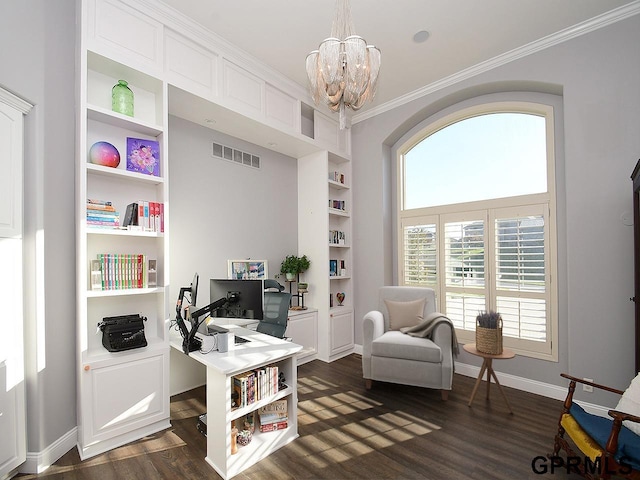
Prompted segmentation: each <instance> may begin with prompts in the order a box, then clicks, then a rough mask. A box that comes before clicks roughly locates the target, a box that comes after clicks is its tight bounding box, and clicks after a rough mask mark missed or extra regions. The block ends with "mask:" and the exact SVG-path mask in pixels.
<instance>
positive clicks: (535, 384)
mask: <svg viewBox="0 0 640 480" xmlns="http://www.w3.org/2000/svg"><path fill="white" fill-rule="evenodd" d="M456 373H459V374H460V375H464V376H466V377H472V378H478V374H479V373H480V367H477V366H475V365H468V364H466V363H459V362H456ZM496 376H497V377H498V380H499V381H500V384H501V385H504V386H505V387H511V388H515V389H517V390H522V391H523V392H529V393H535V394H536V395H542V396H543V397H548V398H553V399H555V400H564V399H565V398H566V396H567V387H559V386H558V385H551V384H549V383H544V382H539V381H537V380H530V379H528V378H523V377H517V376H515V375H509V374H508V373H500V372H496ZM576 403H577V404H579V405H580V406H582V408H584V409H585V410H586V411H587V412H589V413H592V414H594V415H598V416H600V417H609V415H608V414H607V412H608V411H609V410H610V407H603V406H601V405H596V404H593V403H587V402H583V401H580V400H576Z"/></svg>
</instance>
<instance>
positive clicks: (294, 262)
mask: <svg viewBox="0 0 640 480" xmlns="http://www.w3.org/2000/svg"><path fill="white" fill-rule="evenodd" d="M309 265H311V261H310V260H309V259H308V258H307V256H306V255H303V256H301V257H298V256H296V255H287V256H286V257H285V259H284V260H283V261H282V263H281V264H280V273H281V274H282V275H284V276H285V277H286V279H287V280H288V281H290V282H291V281H293V280H295V279H296V277H297V276H298V274H300V273H302V272H304V271H305V270H307V269H308V268H309Z"/></svg>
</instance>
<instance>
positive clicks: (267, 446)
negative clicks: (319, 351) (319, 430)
mask: <svg viewBox="0 0 640 480" xmlns="http://www.w3.org/2000/svg"><path fill="white" fill-rule="evenodd" d="M224 326H225V327H226V328H228V329H229V330H230V331H232V332H233V333H234V334H235V335H237V336H241V337H244V338H247V339H249V340H250V341H249V342H247V343H243V344H240V345H235V346H234V348H233V349H232V350H229V351H228V352H225V353H220V352H217V351H214V352H211V353H207V354H203V353H200V352H191V353H190V354H189V356H190V357H191V358H193V359H195V360H197V361H198V362H200V363H202V364H204V365H206V367H207V456H206V461H207V462H208V463H209V464H210V465H211V466H212V467H213V468H214V469H215V470H216V472H218V474H219V475H220V476H221V477H222V478H224V479H229V478H231V477H233V476H235V475H237V474H238V473H240V472H242V471H243V470H245V469H246V468H248V467H250V466H252V465H254V464H255V463H257V462H259V461H260V460H262V459H263V458H265V457H267V456H268V455H270V454H271V452H274V451H275V450H277V449H279V448H281V447H283V446H284V445H286V444H288V443H289V442H291V441H293V440H294V439H296V438H297V437H298V415H297V403H298V393H297V383H298V372H297V363H296V353H297V352H299V351H300V350H301V349H302V347H301V346H300V345H297V344H295V343H291V342H287V341H285V340H281V339H279V338H275V337H270V336H269V335H264V334H262V333H258V332H255V331H253V330H248V329H246V328H242V327H238V326H236V325H224ZM171 346H172V347H174V348H176V349H178V350H179V351H180V352H182V339H181V338H180V337H173V338H172V339H171ZM273 364H275V365H278V369H279V371H280V372H283V373H284V375H285V383H286V384H287V385H288V387H287V388H286V389H284V390H281V391H279V392H278V393H277V394H276V395H273V396H272V397H269V398H267V399H264V400H260V401H258V402H255V403H253V404H251V405H249V406H247V407H243V408H238V409H235V410H233V411H232V410H231V391H232V377H233V376H234V375H237V374H240V373H243V372H246V371H250V370H253V369H255V368H259V367H262V366H265V365H273ZM282 398H286V399H287V403H288V411H289V414H288V417H289V418H288V422H289V426H288V427H287V428H286V429H283V430H278V431H275V432H267V433H260V431H259V430H258V428H257V426H256V431H255V432H254V434H253V439H252V441H251V443H250V444H249V445H247V446H244V447H242V446H240V447H238V453H236V454H235V455H231V422H232V421H233V420H236V419H238V418H241V417H244V416H245V415H247V414H249V413H251V412H253V411H255V410H257V409H258V408H260V407H261V406H263V405H267V404H269V403H271V402H273V401H274V400H279V399H282ZM194 428H196V427H195V423H194Z"/></svg>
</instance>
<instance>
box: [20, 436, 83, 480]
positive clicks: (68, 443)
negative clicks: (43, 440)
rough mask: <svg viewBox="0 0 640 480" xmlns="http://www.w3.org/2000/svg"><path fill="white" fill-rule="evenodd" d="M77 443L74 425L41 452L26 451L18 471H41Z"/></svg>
mask: <svg viewBox="0 0 640 480" xmlns="http://www.w3.org/2000/svg"><path fill="white" fill-rule="evenodd" d="M77 443H78V428H77V427H74V428H73V429H72V430H70V431H69V432H67V433H66V434H65V435H63V436H62V437H60V438H59V439H58V440H56V441H55V442H53V443H52V444H51V445H49V446H48V447H47V448H45V449H44V450H43V451H41V452H27V459H26V461H25V462H24V463H23V464H22V465H20V468H19V469H18V471H19V472H20V473H42V472H44V471H45V470H46V469H47V468H49V467H50V466H51V465H53V464H54V463H55V462H56V461H57V460H58V459H59V458H60V457H62V456H63V455H64V454H65V453H67V452H68V451H69V450H71V449H72V448H75V446H76V444H77Z"/></svg>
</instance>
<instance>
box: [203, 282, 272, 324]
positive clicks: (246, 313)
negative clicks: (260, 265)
mask: <svg viewBox="0 0 640 480" xmlns="http://www.w3.org/2000/svg"><path fill="white" fill-rule="evenodd" d="M209 298H210V299H211V301H212V302H213V301H215V300H217V299H219V298H226V299H227V304H226V305H225V306H224V307H222V308H218V309H216V310H214V311H212V312H211V316H212V317H219V318H220V317H222V318H252V319H255V320H262V311H263V308H264V283H263V281H262V280H230V279H216V278H212V279H211V281H210V290H209Z"/></svg>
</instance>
